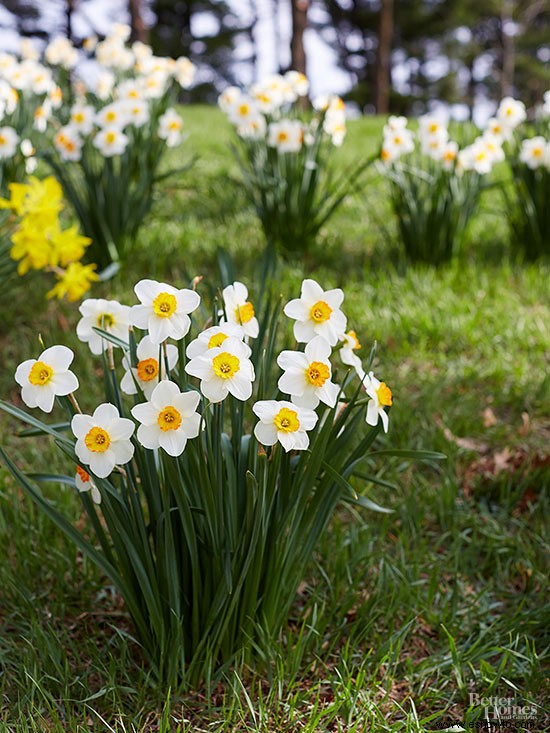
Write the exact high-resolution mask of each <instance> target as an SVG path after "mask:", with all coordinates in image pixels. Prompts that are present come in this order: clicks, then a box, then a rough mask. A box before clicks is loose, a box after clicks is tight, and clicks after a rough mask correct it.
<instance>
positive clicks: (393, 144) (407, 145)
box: [384, 127, 414, 157]
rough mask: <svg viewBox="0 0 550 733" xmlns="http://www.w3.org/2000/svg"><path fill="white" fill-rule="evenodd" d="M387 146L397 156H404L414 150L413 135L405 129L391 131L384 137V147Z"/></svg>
mask: <svg viewBox="0 0 550 733" xmlns="http://www.w3.org/2000/svg"><path fill="white" fill-rule="evenodd" d="M385 146H389V147H390V148H391V149H392V150H393V151H394V152H395V153H397V155H398V156H399V157H400V156H401V155H406V154H407V153H412V151H413V150H414V139H413V134H412V132H411V131H410V130H407V129H406V128H405V127H403V128H402V129H397V130H391V131H389V132H388V133H387V134H385V135H384V147H385Z"/></svg>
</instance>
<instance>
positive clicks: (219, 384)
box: [201, 379, 228, 402]
mask: <svg viewBox="0 0 550 733" xmlns="http://www.w3.org/2000/svg"><path fill="white" fill-rule="evenodd" d="M226 381H227V380H223V379H211V380H210V381H206V380H204V379H203V381H202V382H201V392H202V393H203V395H204V396H205V397H206V398H207V399H208V400H210V402H221V401H222V400H224V399H225V398H226V397H227V395H228V389H227V385H226V384H225V382H226Z"/></svg>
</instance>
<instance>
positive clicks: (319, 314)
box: [283, 279, 347, 346]
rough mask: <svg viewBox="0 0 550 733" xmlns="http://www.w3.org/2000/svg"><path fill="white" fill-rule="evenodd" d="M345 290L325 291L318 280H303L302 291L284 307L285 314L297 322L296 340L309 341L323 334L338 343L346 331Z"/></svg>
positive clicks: (328, 339)
mask: <svg viewBox="0 0 550 733" xmlns="http://www.w3.org/2000/svg"><path fill="white" fill-rule="evenodd" d="M343 300H344V293H343V292H342V290H340V288H335V289H334V290H326V291H325V290H323V288H322V287H321V286H320V285H318V283H316V282H315V280H309V279H306V280H304V281H303V282H302V292H301V295H300V297H299V298H295V299H294V300H291V301H290V302H289V303H287V304H286V305H285V307H284V311H283V312H284V314H285V315H286V316H288V317H289V318H292V319H293V320H295V321H296V323H295V324H294V336H295V338H296V341H298V342H300V343H304V342H305V343H307V342H308V341H311V339H313V338H315V336H323V338H324V339H325V340H326V341H328V343H329V344H330V346H335V345H336V344H337V343H338V341H339V340H340V339H341V338H342V336H343V335H344V333H345V332H346V323H347V319H346V316H345V315H344V314H343V313H342V311H341V310H340V306H341V305H342V302H343Z"/></svg>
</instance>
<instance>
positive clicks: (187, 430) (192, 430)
mask: <svg viewBox="0 0 550 733" xmlns="http://www.w3.org/2000/svg"><path fill="white" fill-rule="evenodd" d="M181 430H183V432H184V434H185V435H186V437H187V438H196V437H197V435H198V434H199V433H200V430H201V416H200V415H199V414H198V412H193V413H192V414H191V415H189V416H185V417H184V419H183V422H182V426H181Z"/></svg>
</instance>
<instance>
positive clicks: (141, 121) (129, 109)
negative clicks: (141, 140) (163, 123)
mask: <svg viewBox="0 0 550 733" xmlns="http://www.w3.org/2000/svg"><path fill="white" fill-rule="evenodd" d="M125 108H126V115H127V117H128V122H129V123H130V124H131V125H133V126H134V127H143V125H146V124H147V123H148V122H149V118H150V114H149V104H148V103H147V102H146V101H145V100H144V99H128V100H127V101H126V102H125Z"/></svg>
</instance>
